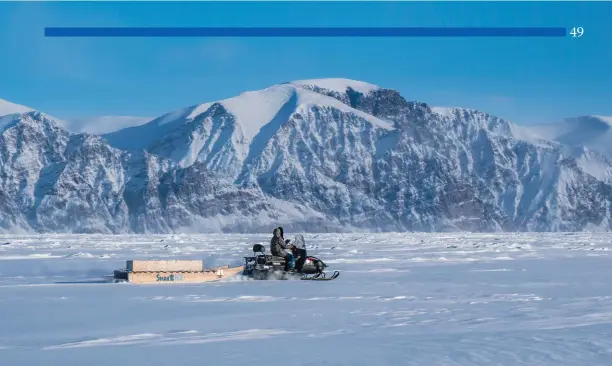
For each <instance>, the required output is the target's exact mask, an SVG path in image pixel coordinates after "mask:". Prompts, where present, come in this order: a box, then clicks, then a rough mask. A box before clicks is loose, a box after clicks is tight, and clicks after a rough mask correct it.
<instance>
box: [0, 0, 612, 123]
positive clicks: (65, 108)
mask: <svg viewBox="0 0 612 366" xmlns="http://www.w3.org/2000/svg"><path fill="white" fill-rule="evenodd" d="M610 14H612V3H568V2H559V3H552V2H544V3H527V2H516V3H494V2H469V3H441V2H428V3H414V2H388V3H363V2H359V3H348V2H339V3H322V2H316V3H304V2H294V3H278V2H270V3H252V2H250V3H236V2H226V3H210V2H203V3H194V2H188V3H181V4H177V3H156V2H154V3H141V2H131V3H120V2H109V3H99V2H98V3H93V2H83V3H69V2H57V3H49V2H46V3H31V2H0V50H1V52H0V54H1V55H0V98H3V99H6V100H9V101H12V102H15V103H19V104H25V105H28V106H30V107H33V108H36V109H38V110H41V111H44V112H47V113H49V114H52V115H54V116H56V117H59V118H73V117H83V116H97V115H136V116H151V117H155V116H158V115H161V114H163V113H166V112H168V111H171V110H174V109H177V108H182V107H185V106H189V105H193V104H197V103H202V102H207V101H213V100H218V99H223V98H227V97H231V96H234V95H237V94H239V93H241V92H243V91H246V90H256V89H261V88H265V87H267V86H270V85H273V84H277V83H281V82H285V81H291V80H297V79H309V78H324V77H344V78H350V79H357V80H363V81H367V82H371V83H374V84H377V85H380V86H383V87H387V88H392V89H397V90H399V91H400V92H401V93H402V95H403V96H404V97H405V98H406V99H408V100H419V101H424V102H427V103H430V104H432V105H439V106H462V107H469V108H475V109H479V110H483V111H487V112H490V113H493V114H496V115H498V116H500V117H503V118H507V119H509V120H511V121H514V122H517V123H536V122H551V121H555V120H559V119H562V118H565V117H570V116H578V115H586V114H601V115H612V72H611V70H610V69H611V67H612V41H611V40H612V22H611V21H610ZM45 26H64V27H68V26H279V27H282V26H293V27H298V26H336V27H338V26H367V27H373V26H386V27H389V26H566V27H568V28H571V27H573V26H582V27H584V29H585V34H584V36H583V37H582V38H580V39H572V38H569V37H568V38H541V39H538V38H531V39H528V38H523V39H503V38H500V39H492V38H488V39H486V38H482V39H479V38H447V39H442V38H438V39H433V38H403V39H402V38H386V39H385V38H370V39H365V38H350V39H347V38H335V39H334V38H251V39H249V38H224V39H221V38H214V39H204V38H188V39H185V38H134V39H129V38H124V39H118V38H114V39H110V38H89V39H87V38H45V37H44V36H43V31H44V27H45Z"/></svg>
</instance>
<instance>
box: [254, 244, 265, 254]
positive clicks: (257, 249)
mask: <svg viewBox="0 0 612 366" xmlns="http://www.w3.org/2000/svg"><path fill="white" fill-rule="evenodd" d="M265 252H266V247H264V246H263V245H261V244H255V245H253V253H261V254H264V253H265Z"/></svg>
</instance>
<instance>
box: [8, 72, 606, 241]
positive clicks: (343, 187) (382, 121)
mask: <svg viewBox="0 0 612 366" xmlns="http://www.w3.org/2000/svg"><path fill="white" fill-rule="evenodd" d="M0 121H3V122H0V133H1V135H0V167H1V171H0V172H1V173H0V174H1V176H0V213H1V216H0V228H2V229H4V230H5V231H8V230H37V231H75V232H130V231H131V232H176V231H222V230H233V231H250V230H258V231H259V230H264V231H268V230H269V227H272V226H273V225H276V224H278V223H280V224H283V225H285V226H293V228H295V229H300V230H310V231H328V230H353V229H364V230H375V231H376V230H385V231H386V230H398V231H404V230H417V231H420V230H426V231H445V230H471V231H497V230H514V231H576V230H587V229H588V230H610V229H612V224H611V221H610V216H611V215H612V211H611V210H612V209H611V207H612V206H611V200H612V187H611V186H610V184H609V182H610V179H609V177H610V176H612V175H611V174H610V172H612V165H610V163H609V160H608V158H607V156H608V155H607V154H606V152H605V151H600V150H599V149H597V146H594V145H593V144H592V143H591V144H590V145H589V144H588V143H586V142H585V144H584V145H580V143H579V141H576V140H575V139H574V140H572V144H567V143H564V142H563V141H562V139H561V138H553V137H554V136H553V137H551V136H545V135H544V132H542V129H541V128H540V127H538V128H540V129H539V130H536V128H532V129H530V128H525V127H520V126H516V125H514V124H512V123H510V122H508V121H504V120H502V119H500V118H497V117H495V116H491V115H489V114H486V113H482V112H479V111H474V110H468V109H461V108H454V109H445V108H436V107H430V106H428V105H427V104H424V103H416V102H410V101H406V100H405V99H404V98H403V97H402V96H401V95H400V94H399V93H398V92H396V91H394V90H389V89H384V88H380V87H377V86H374V85H370V84H367V83H363V82H355V81H350V80H341V79H322V80H310V81H309V80H306V81H298V82H293V83H286V84H280V85H276V86H272V87H270V88H267V89H264V90H261V91H255V92H248V93H244V94H241V95H239V96H237V97H235V98H231V99H227V100H223V101H218V102H214V103H207V104H202V105H197V106H192V107H189V108H186V109H183V110H180V111H175V112H171V113H168V114H166V115H164V116H161V117H159V118H157V119H155V120H153V121H151V122H149V123H147V124H144V125H141V126H137V127H132V128H127V129H123V130H120V131H117V132H114V133H111V134H108V135H103V136H94V135H87V134H70V133H68V132H66V131H64V130H63V129H62V128H61V127H60V126H58V125H57V124H56V123H54V120H53V119H52V118H50V117H48V116H46V115H44V114H41V113H38V112H27V113H21V114H13V115H9V116H6V117H2V119H0ZM588 136H589V138H590V140H589V141H591V142H592V141H593V136H592V134H591V135H588ZM597 141H599V140H597ZM604 146H607V145H604Z"/></svg>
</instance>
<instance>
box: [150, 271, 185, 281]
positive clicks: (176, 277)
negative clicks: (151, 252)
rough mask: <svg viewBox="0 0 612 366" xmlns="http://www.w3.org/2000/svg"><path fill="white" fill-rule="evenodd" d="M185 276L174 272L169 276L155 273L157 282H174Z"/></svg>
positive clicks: (181, 279)
mask: <svg viewBox="0 0 612 366" xmlns="http://www.w3.org/2000/svg"><path fill="white" fill-rule="evenodd" d="M184 279H185V278H184V277H183V275H182V274H177V275H175V274H174V273H173V274H171V275H170V276H160V275H157V281H158V282H166V281H168V282H174V281H183V280H184Z"/></svg>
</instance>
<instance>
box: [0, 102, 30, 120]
mask: <svg viewBox="0 0 612 366" xmlns="http://www.w3.org/2000/svg"><path fill="white" fill-rule="evenodd" d="M32 111H34V109H32V108H30V107H26V106H24V105H20V104H15V103H12V102H9V101H8V100H4V99H0V116H6V115H9V114H16V113H27V112H32Z"/></svg>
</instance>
